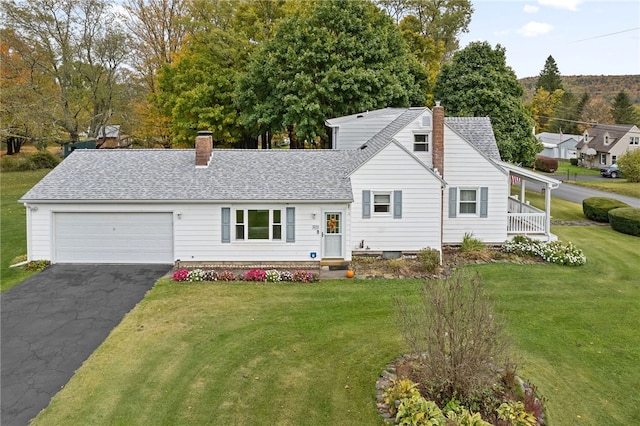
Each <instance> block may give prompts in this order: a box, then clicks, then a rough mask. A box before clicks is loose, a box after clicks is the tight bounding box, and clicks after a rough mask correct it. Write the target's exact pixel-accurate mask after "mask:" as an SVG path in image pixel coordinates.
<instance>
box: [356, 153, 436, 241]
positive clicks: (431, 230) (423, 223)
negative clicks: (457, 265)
mask: <svg viewBox="0 0 640 426" xmlns="http://www.w3.org/2000/svg"><path fill="white" fill-rule="evenodd" d="M399 170H402V171H403V173H399V172H398V171H399ZM351 183H352V186H353V194H354V198H355V199H354V203H353V205H352V207H351V211H352V212H353V215H352V223H351V241H352V242H354V243H353V244H352V245H351V246H347V251H349V250H359V248H360V247H359V245H360V243H361V241H364V247H369V249H370V250H375V251H379V250H389V251H410V250H420V249H422V248H425V247H432V248H437V249H440V207H441V197H442V193H441V183H440V181H439V180H438V179H437V178H436V177H435V176H434V175H433V174H431V173H430V172H429V171H428V170H427V169H425V168H424V167H423V166H422V165H421V164H420V163H419V162H418V161H416V160H415V158H413V156H412V155H411V154H410V153H408V152H406V151H404V150H403V149H402V148H400V147H399V146H397V145H396V144H395V143H390V144H389V145H387V147H385V148H384V149H383V150H381V151H380V152H379V153H378V154H377V155H376V156H375V157H373V158H371V159H370V160H369V161H368V162H367V163H365V164H364V165H362V166H361V167H360V168H359V169H358V170H356V171H355V172H354V173H353V174H352V175H351ZM400 191H401V192H400ZM376 193H388V194H390V200H391V203H392V210H394V211H393V213H392V214H386V215H377V214H375V213H374V212H373V211H371V215H370V217H369V218H367V217H363V207H364V205H363V201H364V202H365V205H366V201H367V200H366V194H370V196H371V199H370V203H371V204H373V196H374V194H376ZM395 194H397V195H395ZM396 204H397V205H398V212H397V213H396V211H395V206H396ZM371 210H373V206H371ZM396 214H397V215H398V216H396Z"/></svg>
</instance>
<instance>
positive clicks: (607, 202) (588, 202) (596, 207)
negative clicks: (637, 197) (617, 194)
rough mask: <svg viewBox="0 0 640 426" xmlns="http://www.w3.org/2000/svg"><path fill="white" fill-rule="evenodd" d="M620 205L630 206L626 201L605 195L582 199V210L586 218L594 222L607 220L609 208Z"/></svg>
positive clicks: (605, 221)
mask: <svg viewBox="0 0 640 426" xmlns="http://www.w3.org/2000/svg"><path fill="white" fill-rule="evenodd" d="M620 207H631V206H630V205H629V204H627V203H623V202H622V201H619V200H616V199H614V198H607V197H591V198H585V199H584V200H583V201H582V212H583V213H584V215H585V216H586V217H587V219H590V220H595V221H596V222H603V223H607V222H609V210H613V209H618V208H620Z"/></svg>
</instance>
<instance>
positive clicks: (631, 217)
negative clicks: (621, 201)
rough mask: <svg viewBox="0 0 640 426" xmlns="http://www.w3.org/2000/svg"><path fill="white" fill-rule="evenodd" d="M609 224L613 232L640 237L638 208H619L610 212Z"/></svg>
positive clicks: (639, 212) (639, 213) (639, 211)
mask: <svg viewBox="0 0 640 426" xmlns="http://www.w3.org/2000/svg"><path fill="white" fill-rule="evenodd" d="M609 223H610V224H611V228H613V230H615V231H618V232H622V233H623V234H629V235H635V236H636V237H640V208H636V207H621V208H618V209H613V210H610V211H609Z"/></svg>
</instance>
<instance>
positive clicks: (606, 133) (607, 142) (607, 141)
mask: <svg viewBox="0 0 640 426" xmlns="http://www.w3.org/2000/svg"><path fill="white" fill-rule="evenodd" d="M610 139H611V138H609V132H605V134H604V144H605V145H609V143H610Z"/></svg>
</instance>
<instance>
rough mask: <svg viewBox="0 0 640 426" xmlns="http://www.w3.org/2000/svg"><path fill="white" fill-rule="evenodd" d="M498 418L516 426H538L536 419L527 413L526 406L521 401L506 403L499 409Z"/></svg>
mask: <svg viewBox="0 0 640 426" xmlns="http://www.w3.org/2000/svg"><path fill="white" fill-rule="evenodd" d="M498 418H499V419H500V420H503V421H505V422H507V424H509V425H515V426H536V425H537V424H538V422H537V421H536V418H535V417H534V416H533V415H532V414H531V413H527V412H526V411H525V409H524V404H523V403H522V402H520V401H509V402H504V403H502V404H501V405H500V407H498Z"/></svg>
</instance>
